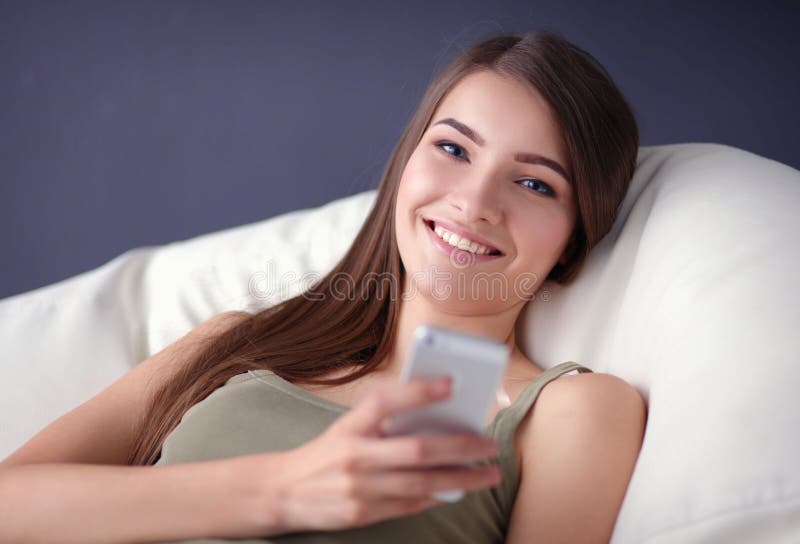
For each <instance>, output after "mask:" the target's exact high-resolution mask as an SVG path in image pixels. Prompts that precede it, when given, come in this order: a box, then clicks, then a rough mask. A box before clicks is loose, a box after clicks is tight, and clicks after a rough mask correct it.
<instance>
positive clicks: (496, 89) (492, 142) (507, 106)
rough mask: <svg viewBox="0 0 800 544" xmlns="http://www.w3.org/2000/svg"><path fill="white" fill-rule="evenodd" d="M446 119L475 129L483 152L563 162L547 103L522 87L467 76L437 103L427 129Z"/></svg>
mask: <svg viewBox="0 0 800 544" xmlns="http://www.w3.org/2000/svg"><path fill="white" fill-rule="evenodd" d="M446 117H453V118H455V119H457V120H458V121H460V122H462V123H464V124H466V125H468V126H469V127H471V128H472V129H474V130H475V131H476V132H477V133H478V134H480V135H481V136H483V138H484V139H485V140H486V146H487V147H488V148H492V149H496V150H498V151H503V152H506V151H507V152H508V153H516V152H524V153H537V154H541V155H546V156H551V157H557V160H559V162H562V164H564V163H567V162H568V160H567V153H566V146H565V145H564V143H563V137H562V134H561V127H560V126H559V124H558V122H557V121H556V118H555V115H554V114H553V112H552V109H551V108H550V105H549V104H548V103H547V101H546V100H545V99H544V97H542V96H541V94H540V93H539V92H538V91H537V90H536V89H535V88H534V87H533V86H532V85H529V84H527V83H523V82H519V81H517V80H516V79H512V78H510V77H508V76H503V75H500V74H497V73H495V72H492V71H490V70H482V71H479V72H475V73H472V74H469V75H467V76H465V77H464V78H463V79H461V80H460V81H459V82H458V83H456V84H455V85H454V86H453V87H452V88H451V89H450V91H449V92H448V93H447V94H446V95H445V97H444V98H443V100H442V101H441V102H440V103H439V106H438V107H437V108H436V110H435V111H434V114H433V116H432V117H431V126H432V125H433V123H435V122H436V121H438V120H439V119H443V118H446ZM437 128H439V129H441V128H442V126H441V125H439V127H437ZM444 130H448V129H446V128H445V129H444Z"/></svg>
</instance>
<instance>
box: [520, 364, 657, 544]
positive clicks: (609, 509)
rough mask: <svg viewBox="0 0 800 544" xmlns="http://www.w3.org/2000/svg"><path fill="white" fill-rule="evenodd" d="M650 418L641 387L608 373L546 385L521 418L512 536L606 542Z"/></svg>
mask: <svg viewBox="0 0 800 544" xmlns="http://www.w3.org/2000/svg"><path fill="white" fill-rule="evenodd" d="M646 419H647V410H646V406H645V403H644V400H643V399H642V397H641V396H640V395H639V393H638V392H637V391H636V390H635V389H634V388H633V387H631V386H630V385H628V384H627V383H626V382H625V381H623V380H621V379H619V378H616V377H614V376H612V375H609V374H599V373H598V374H594V373H593V374H588V373H587V374H579V375H576V376H565V377H563V378H561V379H558V380H555V381H553V382H552V383H550V384H549V385H548V386H547V387H545V388H544V389H543V390H542V392H541V393H540V396H539V398H538V399H537V401H536V404H535V408H534V409H533V410H531V412H530V413H529V415H528V417H526V418H525V420H523V422H522V423H521V424H520V425H521V426H522V425H525V427H524V429H523V432H522V435H521V436H522V440H523V444H522V448H523V452H524V453H523V461H522V467H521V474H520V487H519V491H518V494H517V498H516V501H515V503H514V510H513V512H512V515H511V521H510V525H509V532H508V537H507V542H509V543H510V544H522V543H527V542H548V543H559V542H581V543H588V542H608V541H609V540H610V539H611V534H612V532H613V530H614V524H615V522H616V519H617V515H618V513H619V509H620V506H621V505H622V500H623V498H624V497H625V491H626V490H627V487H628V482H629V480H630V477H631V474H632V473H633V468H634V466H635V464H636V459H637V457H638V455H639V449H640V448H641V444H642V439H643V434H644V428H645V422H646Z"/></svg>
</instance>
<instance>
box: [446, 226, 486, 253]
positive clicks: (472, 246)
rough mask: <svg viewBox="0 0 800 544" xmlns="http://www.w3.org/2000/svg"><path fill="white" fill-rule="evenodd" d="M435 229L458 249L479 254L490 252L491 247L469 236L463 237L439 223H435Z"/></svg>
mask: <svg viewBox="0 0 800 544" xmlns="http://www.w3.org/2000/svg"><path fill="white" fill-rule="evenodd" d="M433 231H434V232H435V233H436V234H437V235H438V236H439V238H441V239H442V240H444V241H445V242H447V243H448V244H450V245H451V246H453V247H457V248H458V249H463V250H465V251H469V252H471V253H476V254H478V255H485V254H486V253H489V248H488V247H486V246H484V245H483V244H479V243H478V242H473V241H472V240H468V239H467V238H461V237H460V236H459V235H458V234H456V233H454V232H450V231H449V230H445V229H443V228H442V227H440V226H439V225H435V226H434V228H433Z"/></svg>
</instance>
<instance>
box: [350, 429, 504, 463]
mask: <svg viewBox="0 0 800 544" xmlns="http://www.w3.org/2000/svg"><path fill="white" fill-rule="evenodd" d="M497 452H498V446H497V443H496V442H495V441H494V440H492V439H491V438H489V437H486V436H483V435H479V434H471V433H464V434H454V435H449V434H439V435H408V436H400V437H395V438H384V439H381V440H364V441H362V442H360V443H359V445H358V446H357V447H354V448H352V449H351V450H350V451H349V452H347V453H346V454H344V455H345V457H346V459H345V463H346V464H347V465H348V466H349V467H350V468H355V469H359V470H380V469H392V468H412V467H421V466H423V467H424V466H429V467H433V466H440V465H451V464H453V465H454V464H466V463H471V462H475V461H480V460H485V459H486V458H488V457H494V456H495V455H497Z"/></svg>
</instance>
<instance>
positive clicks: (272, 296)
mask: <svg viewBox="0 0 800 544" xmlns="http://www.w3.org/2000/svg"><path fill="white" fill-rule="evenodd" d="M374 196H375V191H366V192H363V193H360V194H357V195H354V196H350V197H346V198H343V199H339V200H336V201H334V202H331V203H329V204H327V205H326V206H322V207H319V208H316V209H309V210H299V211H295V212H291V213H288V214H284V215H281V216H278V217H274V218H271V219H268V220H264V221H261V222H258V223H254V224H250V225H245V226H241V227H236V228H233V229H227V230H225V231H221V232H218V233H212V234H208V235H204V236H200V237H197V238H194V239H191V240H187V241H182V242H176V243H173V244H169V245H165V246H162V247H148V248H139V249H135V250H131V251H128V252H127V253H125V254H123V255H121V256H119V257H117V258H116V259H114V260H113V261H111V262H109V263H107V264H106V265H104V266H102V267H100V268H98V269H96V270H93V271H90V272H87V273H85V274H81V275H80V276H77V277H74V278H71V279H69V280H65V281H63V282H60V283H57V284H54V285H51V286H48V287H44V288H42V289H38V290H36V291H32V292H30V293H24V294H22V295H17V296H15V297H11V298H8V299H5V300H3V301H0V324H2V326H1V327H0V345H2V346H3V348H4V350H5V353H4V355H5V356H4V357H3V363H2V365H0V380H2V382H1V383H3V384H10V385H8V386H7V387H6V388H5V396H6V398H7V399H8V400H7V405H6V406H7V409H6V410H4V411H3V414H2V419H0V431H2V433H0V457H3V456H5V455H7V454H9V453H10V452H11V451H13V450H14V449H16V448H17V447H19V445H21V444H22V443H23V442H24V441H25V440H27V439H28V438H29V437H30V436H32V435H33V434H35V433H36V432H37V431H38V430H39V429H40V428H42V427H43V426H45V425H46V424H48V423H49V422H50V421H52V420H53V419H55V418H56V417H58V416H59V415H61V414H63V413H64V412H66V411H68V410H70V409H71V408H72V407H74V406H76V405H77V404H79V403H81V402H83V401H84V400H86V399H87V398H89V397H91V396H92V395H93V394H95V393H96V392H98V391H100V390H101V389H103V388H104V387H106V386H107V385H108V384H109V383H110V382H111V381H113V380H114V379H115V378H116V377H118V376H120V375H122V374H124V373H125V372H127V371H128V370H129V369H130V368H131V367H132V366H134V365H135V364H136V363H138V362H140V361H141V360H143V359H144V358H146V357H147V356H148V355H150V354H152V353H155V352H157V351H159V350H160V349H162V348H163V347H165V346H166V345H168V344H169V343H171V342H173V341H174V340H175V339H177V338H178V337H180V336H181V335H183V334H185V333H186V332H187V331H188V330H190V329H191V328H192V327H194V326H196V325H197V324H199V323H200V322H201V321H203V320H205V319H207V318H208V317H210V316H211V315H214V314H216V313H219V312H221V311H225V310H231V309H246V310H250V311H253V310H256V309H258V308H263V307H267V306H270V305H272V304H274V303H276V302H278V301H279V300H283V299H285V298H287V297H289V296H292V295H294V294H297V293H299V292H300V291H302V289H303V288H305V287H306V286H308V285H309V284H310V283H311V282H312V281H313V280H314V279H316V278H318V277H319V276H320V275H321V274H324V273H325V272H327V271H328V270H330V268H332V266H333V265H334V264H335V263H336V261H337V260H338V259H339V258H340V257H341V256H342V255H343V254H344V252H345V251H346V249H347V248H348V246H349V244H350V241H351V240H352V239H353V237H354V235H355V233H356V231H357V230H358V228H359V227H360V225H361V224H362V222H363V220H364V218H365V217H366V214H367V212H368V211H369V208H370V207H371V205H372V204H373V202H374ZM798 204H800V173H798V172H797V171H796V170H793V169H791V168H789V167H787V166H785V165H782V164H780V163H777V162H774V161H770V160H768V159H765V158H762V157H759V156H756V155H753V154H751V153H748V152H745V151H742V150H739V149H735V148H731V147H726V146H721V145H714V144H682V145H671V146H656V147H643V148H641V149H640V154H639V164H638V167H637V170H636V174H635V176H634V179H633V182H632V186H631V189H630V190H629V192H628V195H627V198H626V199H625V202H624V203H623V205H622V207H621V211H620V216H619V218H618V220H617V222H616V223H615V225H614V227H613V229H612V231H611V232H610V233H609V235H608V236H606V237H605V238H604V239H603V240H602V242H601V243H600V244H599V245H598V247H596V248H595V249H594V250H593V252H592V253H591V254H590V256H589V259H588V261H587V263H586V266H585V269H584V270H583V271H582V272H581V275H580V276H579V278H578V279H577V280H576V282H575V283H574V284H573V285H571V286H569V287H566V288H563V287H560V286H558V285H555V284H552V283H549V282H548V283H546V284H544V285H543V286H542V288H541V289H540V291H539V292H538V293H537V297H536V299H535V300H534V301H533V303H532V304H530V305H529V306H528V308H527V309H526V312H525V314H524V315H523V319H521V320H520V324H519V328H518V334H519V336H518V337H519V338H520V343H521V347H522V349H523V351H525V352H526V353H527V354H528V355H529V356H531V358H532V359H534V360H535V361H537V362H539V363H540V364H541V365H543V366H544V367H550V366H552V365H554V364H556V363H558V362H561V361H564V360H575V361H578V362H580V363H582V364H585V365H587V366H589V367H591V368H592V369H594V370H596V371H600V372H609V373H612V374H616V375H618V376H620V377H622V378H624V379H626V380H627V381H628V382H630V383H631V384H633V385H634V386H636V387H637V388H638V389H639V390H640V391H641V392H642V394H643V395H644V396H645V398H647V399H648V403H649V420H648V427H647V433H646V436H645V441H644V445H643V448H642V453H641V455H640V458H639V461H638V463H637V466H636V470H635V472H634V475H633V479H632V481H631V484H630V487H629V490H628V493H627V495H626V497H625V502H624V504H623V507H622V511H621V512H620V517H619V519H618V522H617V526H616V529H615V533H614V538H613V542H621V543H627V542H647V543H651V544H655V543H666V542H708V541H714V542H719V541H722V542H751V541H753V540H758V541H769V542H784V541H787V542H788V541H790V540H792V539H795V540H796V535H797V534H800V493H799V492H800V468H798V465H797V464H796V463H795V462H794V460H795V459H797V458H799V457H800V438H798V435H797V432H796V429H797V428H800V421H799V420H800V400H798V399H800V397H797V396H795V395H794V394H793V393H794V388H795V387H796V384H800V366H799V365H797V364H794V362H795V359H796V358H795V356H794V353H792V352H790V338H792V336H791V335H792V334H793V333H794V331H795V330H797V329H798V328H800V310H799V309H800V289H798V288H797V287H796V285H795V283H794V282H793V281H790V280H791V275H792V271H793V266H792V265H796V264H800V243H798V242H800V240H798V237H799V233H800V218H799V217H798V216H795V215H794V213H793V212H794V209H795V208H796V207H797V205H798ZM792 347H793V346H792Z"/></svg>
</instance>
